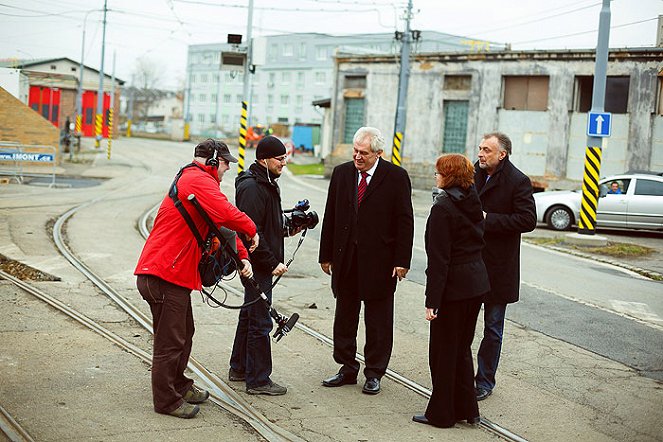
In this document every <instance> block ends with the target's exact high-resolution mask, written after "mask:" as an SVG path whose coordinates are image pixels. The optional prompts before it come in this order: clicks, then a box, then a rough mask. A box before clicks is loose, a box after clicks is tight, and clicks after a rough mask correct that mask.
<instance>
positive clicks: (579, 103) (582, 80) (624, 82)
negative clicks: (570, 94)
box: [575, 75, 630, 114]
mask: <svg viewBox="0 0 663 442" xmlns="http://www.w3.org/2000/svg"><path fill="white" fill-rule="evenodd" d="M576 84H577V88H576V90H577V94H578V95H577V97H576V106H575V109H576V111H578V112H589V110H590V109H591V108H592V97H593V94H594V77H593V76H589V75H588V76H578V77H576ZM629 84H630V79H629V77H608V78H606V82H605V106H604V108H605V111H606V112H612V113H615V114H625V113H626V112H627V111H628V90H629Z"/></svg>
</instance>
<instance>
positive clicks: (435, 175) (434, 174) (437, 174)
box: [433, 172, 442, 178]
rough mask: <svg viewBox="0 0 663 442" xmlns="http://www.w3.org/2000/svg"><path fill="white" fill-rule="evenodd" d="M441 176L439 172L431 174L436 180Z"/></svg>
mask: <svg viewBox="0 0 663 442" xmlns="http://www.w3.org/2000/svg"><path fill="white" fill-rule="evenodd" d="M441 175H442V174H441V173H440V172H434V173H433V176H434V177H435V178H437V177H438V176H441Z"/></svg>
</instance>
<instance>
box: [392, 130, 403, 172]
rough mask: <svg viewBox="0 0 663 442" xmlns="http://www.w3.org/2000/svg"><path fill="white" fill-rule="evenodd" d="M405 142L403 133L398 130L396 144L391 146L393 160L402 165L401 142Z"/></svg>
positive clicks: (395, 135)
mask: <svg viewBox="0 0 663 442" xmlns="http://www.w3.org/2000/svg"><path fill="white" fill-rule="evenodd" d="M402 143H403V134H402V133H401V132H396V133H395V134H394V145H393V146H392V147H391V162H392V163H393V164H395V165H397V166H400V165H401V144H402Z"/></svg>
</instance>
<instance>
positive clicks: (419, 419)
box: [412, 414, 433, 425]
mask: <svg viewBox="0 0 663 442" xmlns="http://www.w3.org/2000/svg"><path fill="white" fill-rule="evenodd" d="M412 420H413V421H415V422H416V423H418V424H426V425H433V424H431V423H430V422H428V419H427V418H426V416H424V415H423V414H415V415H414V416H412Z"/></svg>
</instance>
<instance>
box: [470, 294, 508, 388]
mask: <svg viewBox="0 0 663 442" xmlns="http://www.w3.org/2000/svg"><path fill="white" fill-rule="evenodd" d="M505 314H506V304H490V303H484V305H483V322H484V326H483V339H482V340H481V345H480V346H479V353H478V354H477V375H476V377H475V379H474V380H475V383H476V386H477V388H483V389H484V390H488V391H492V390H493V388H495V373H497V365H498V364H499V362H500V352H501V351H502V335H503V332H504V316H505Z"/></svg>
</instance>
